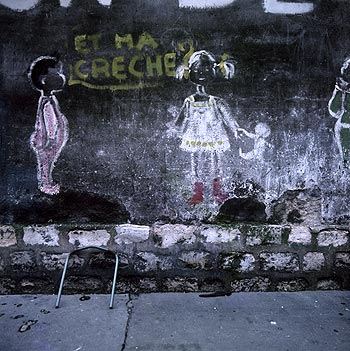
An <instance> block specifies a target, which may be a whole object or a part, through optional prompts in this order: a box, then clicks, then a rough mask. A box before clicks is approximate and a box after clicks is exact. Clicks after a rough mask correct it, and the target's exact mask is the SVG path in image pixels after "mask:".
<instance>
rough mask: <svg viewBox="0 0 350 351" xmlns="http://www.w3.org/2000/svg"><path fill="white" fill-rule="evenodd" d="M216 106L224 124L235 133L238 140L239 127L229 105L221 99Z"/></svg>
mask: <svg viewBox="0 0 350 351" xmlns="http://www.w3.org/2000/svg"><path fill="white" fill-rule="evenodd" d="M216 106H217V109H218V111H219V113H220V115H221V117H222V120H223V122H224V124H225V125H226V126H227V127H228V128H229V129H230V130H231V131H232V132H233V134H234V136H235V138H237V137H238V128H239V125H238V123H237V121H236V120H235V119H234V118H233V116H232V113H231V110H230V107H229V105H228V104H227V103H226V102H225V101H224V100H222V99H219V100H218V101H217V102H216Z"/></svg>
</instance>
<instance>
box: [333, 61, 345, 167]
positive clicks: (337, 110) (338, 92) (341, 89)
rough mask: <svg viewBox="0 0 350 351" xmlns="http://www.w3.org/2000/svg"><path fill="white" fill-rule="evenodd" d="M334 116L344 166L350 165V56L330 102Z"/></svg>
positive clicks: (336, 137)
mask: <svg viewBox="0 0 350 351" xmlns="http://www.w3.org/2000/svg"><path fill="white" fill-rule="evenodd" d="M328 110H329V113H330V115H331V116H332V117H335V118H337V122H336V123H335V126H334V134H335V140H336V143H337V146H338V149H339V153H340V156H341V158H342V160H343V164H344V167H346V168H349V167H350V57H349V58H347V59H346V60H345V61H344V63H343V65H342V67H341V69H340V76H339V77H338V78H337V82H336V84H335V88H334V91H333V95H332V97H331V99H330V100H329V103H328Z"/></svg>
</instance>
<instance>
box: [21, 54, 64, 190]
mask: <svg viewBox="0 0 350 351" xmlns="http://www.w3.org/2000/svg"><path fill="white" fill-rule="evenodd" d="M28 77H29V79H30V81H31V83H32V86H33V88H34V89H36V90H38V91H40V93H41V95H40V98H39V101H38V109H37V115H36V122H35V130H34V132H33V134H32V135H31V137H30V145H31V147H32V149H33V150H34V152H35V154H36V157H37V180H38V187H39V189H40V191H42V192H43V193H46V194H49V195H54V194H58V193H59V191H60V186H59V184H57V183H55V182H54V181H53V178H52V171H53V169H54V166H55V163H56V161H57V159H58V157H59V155H60V154H61V151H62V149H63V148H64V146H65V145H66V142H67V140H68V121H67V119H66V117H65V116H64V115H63V113H62V112H61V110H60V107H59V104H58V101H57V98H56V96H55V93H56V92H58V91H61V90H62V89H63V87H64V85H65V82H66V78H65V76H64V74H63V69H62V63H61V62H60V61H59V60H58V59H57V58H55V57H51V56H41V57H38V58H37V59H36V60H34V61H33V62H32V64H31V66H30V69H29V73H28Z"/></svg>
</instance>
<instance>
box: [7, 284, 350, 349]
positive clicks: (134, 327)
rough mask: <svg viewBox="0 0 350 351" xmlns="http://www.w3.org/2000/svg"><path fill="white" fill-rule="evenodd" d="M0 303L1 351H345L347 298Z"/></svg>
mask: <svg viewBox="0 0 350 351" xmlns="http://www.w3.org/2000/svg"><path fill="white" fill-rule="evenodd" d="M81 297H82V295H74V296H62V300H61V304H60V308H59V309H55V308H54V305H55V299H56V296H47V295H36V296H32V295H21V296H0V350H1V351H22V350H23V351H34V350H35V351H80V350H82V351H121V350H127V351H129V350H140V351H141V350H152V351H158V350H159V351H166V350H178V351H197V350H198V351H200V350H201V351H221V350H225V351H226V350H235V351H240V350H245V351H246V350H248V351H255V350H261V351H265V350H269V351H274V350H276V351H277V350H278V351H283V350H284V351H287V350H289V351H295V350H298V351H299V350H301V351H303V350H305V351H313V350H315V351H316V350H317V351H330V350H337V351H349V350H350V311H349V310H350V292H349V291H318V292H297V293H235V294H232V295H231V296H224V297H211V298H201V297H199V295H198V294H194V293H187V294H185V293H167V294H141V295H138V296H137V295H130V296H128V295H116V297H115V308H114V309H112V310H110V309H109V308H108V303H109V296H107V295H89V297H90V299H85V300H84V299H83V300H84V301H81V300H80V298H81Z"/></svg>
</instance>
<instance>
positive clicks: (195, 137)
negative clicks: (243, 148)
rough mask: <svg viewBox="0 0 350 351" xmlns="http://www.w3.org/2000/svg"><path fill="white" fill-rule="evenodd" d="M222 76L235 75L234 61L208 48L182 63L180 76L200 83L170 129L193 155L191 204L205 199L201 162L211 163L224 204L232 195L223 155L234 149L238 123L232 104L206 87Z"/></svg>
mask: <svg viewBox="0 0 350 351" xmlns="http://www.w3.org/2000/svg"><path fill="white" fill-rule="evenodd" d="M218 75H223V76H224V77H225V78H227V79H229V78H232V77H233V75H234V64H233V63H232V62H230V61H226V62H221V63H217V62H216V59H215V57H214V55H213V54H212V53H210V52H208V51H205V50H201V51H196V52H194V53H193V54H192V55H191V57H190V58H189V61H188V66H187V67H186V66H180V67H179V68H178V70H177V78H178V79H183V78H188V79H189V80H190V81H191V82H192V83H194V84H195V85H196V93H195V94H193V95H190V96H189V97H187V98H186V99H185V101H184V103H183V105H182V108H181V111H180V113H179V115H178V116H177V118H176V119H175V121H174V122H173V124H172V125H171V126H170V128H169V133H170V134H176V135H178V136H179V137H180V139H181V143H180V145H179V146H180V149H182V150H183V151H186V152H188V153H190V155H191V179H192V180H193V181H194V192H193V195H192V197H191V198H190V199H189V200H188V204H190V205H197V204H199V203H201V202H203V201H204V183H203V180H202V179H201V169H200V168H201V165H203V164H204V162H209V164H210V173H211V179H212V184H211V185H212V196H213V198H214V201H215V202H218V203H221V202H223V201H224V200H226V199H227V198H228V195H227V194H225V193H224V192H223V190H222V186H221V176H222V165H221V155H222V153H223V152H225V151H227V150H229V149H230V141H229V135H228V131H230V132H231V133H232V134H233V135H234V136H235V137H237V129H238V124H237V122H236V121H235V119H234V118H233V116H232V114H231V111H230V108H229V106H228V104H227V103H226V102H225V101H224V100H223V99H221V98H219V97H216V96H213V95H209V94H207V92H206V90H205V86H206V85H207V84H208V83H209V82H211V81H212V80H213V79H214V78H215V77H217V76H218Z"/></svg>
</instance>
